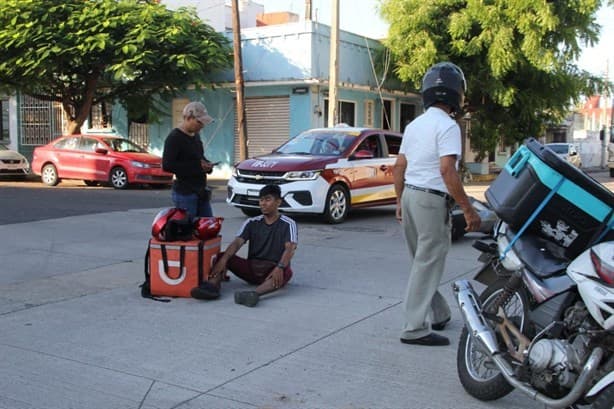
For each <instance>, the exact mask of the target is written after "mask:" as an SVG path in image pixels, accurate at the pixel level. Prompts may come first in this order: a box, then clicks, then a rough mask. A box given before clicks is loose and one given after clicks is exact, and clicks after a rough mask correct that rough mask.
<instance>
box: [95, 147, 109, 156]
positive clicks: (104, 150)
mask: <svg viewBox="0 0 614 409" xmlns="http://www.w3.org/2000/svg"><path fill="white" fill-rule="evenodd" d="M96 153H100V154H102V155H106V154H107V153H109V151H108V150H106V149H105V148H96Z"/></svg>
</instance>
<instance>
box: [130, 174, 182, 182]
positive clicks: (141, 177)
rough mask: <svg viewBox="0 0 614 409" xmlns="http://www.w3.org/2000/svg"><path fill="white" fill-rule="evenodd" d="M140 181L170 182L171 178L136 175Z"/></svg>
mask: <svg viewBox="0 0 614 409" xmlns="http://www.w3.org/2000/svg"><path fill="white" fill-rule="evenodd" d="M138 178H139V179H140V180H151V181H156V182H169V183H170V182H172V181H173V178H172V177H169V176H156V175H138Z"/></svg>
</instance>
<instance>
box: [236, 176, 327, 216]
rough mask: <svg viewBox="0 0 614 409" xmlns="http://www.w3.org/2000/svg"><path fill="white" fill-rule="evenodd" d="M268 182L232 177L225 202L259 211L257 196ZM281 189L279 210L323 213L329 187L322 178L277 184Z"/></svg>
mask: <svg viewBox="0 0 614 409" xmlns="http://www.w3.org/2000/svg"><path fill="white" fill-rule="evenodd" d="M266 183H268V182H265V181H262V183H245V182H239V181H238V180H237V179H236V178H235V177H234V176H233V177H231V178H230V180H229V181H228V195H227V197H226V202H227V203H228V204H230V205H231V206H235V207H239V208H252V209H259V208H260V205H259V202H258V194H259V193H260V189H262V188H263V187H264V186H265V184H266ZM277 184H278V185H279V187H280V188H281V197H282V202H281V205H280V206H279V210H281V211H284V212H289V213H316V214H321V213H324V208H325V205H326V195H327V194H328V189H329V187H330V185H329V184H328V182H327V181H326V180H324V179H323V178H322V177H320V176H318V177H317V178H316V179H314V180H301V181H290V182H286V181H282V182H281V183H280V182H278V183H277Z"/></svg>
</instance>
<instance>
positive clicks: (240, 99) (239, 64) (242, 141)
mask: <svg viewBox="0 0 614 409" xmlns="http://www.w3.org/2000/svg"><path fill="white" fill-rule="evenodd" d="M232 38H233V45H234V65H235V89H236V91H237V124H238V128H239V129H238V131H239V159H240V160H245V159H247V158H248V156H249V153H248V150H247V122H246V121H245V97H244V95H243V88H244V87H243V59H242V57H241V21H240V19H239V5H238V0H232Z"/></svg>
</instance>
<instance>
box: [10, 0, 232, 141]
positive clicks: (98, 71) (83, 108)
mask: <svg viewBox="0 0 614 409" xmlns="http://www.w3.org/2000/svg"><path fill="white" fill-rule="evenodd" d="M156 3H157V2H156V1H151V0H149V1H145V0H141V1H139V0H63V1H57V0H2V1H0V49H1V50H2V53H1V54H0V84H1V86H2V87H3V88H5V89H11V90H17V91H20V92H23V93H25V94H29V95H32V96H35V97H38V98H41V99H45V100H52V101H58V102H61V103H62V106H63V108H64V110H65V112H66V113H67V115H68V117H69V118H70V123H69V129H68V130H67V131H68V132H69V133H77V132H78V131H79V128H80V127H81V125H82V124H83V122H84V121H85V120H86V119H87V117H88V114H89V111H90V108H91V106H92V104H96V103H101V102H105V101H106V102H108V101H118V102H120V103H122V104H123V105H124V106H125V107H126V108H127V110H128V111H129V112H131V113H132V115H136V116H139V115H141V116H142V115H144V114H146V113H147V112H145V111H147V110H148V109H149V107H151V101H152V96H154V95H162V96H165V95H172V94H175V93H177V92H178V91H181V90H184V89H186V88H187V87H189V86H196V87H200V86H205V85H206V84H208V83H210V75H211V74H212V73H214V72H216V71H218V70H221V69H224V68H228V67H231V66H232V49H231V48H230V44H229V41H228V40H227V39H226V38H225V37H224V36H223V35H222V34H220V33H217V32H215V30H214V29H213V28H212V27H211V26H209V25H207V24H204V23H203V22H202V21H201V20H200V19H199V18H198V17H197V16H196V14H195V12H194V11H193V10H192V9H186V8H182V9H179V10H177V11H170V10H167V9H166V8H165V7H164V6H163V5H160V4H156Z"/></svg>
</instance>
